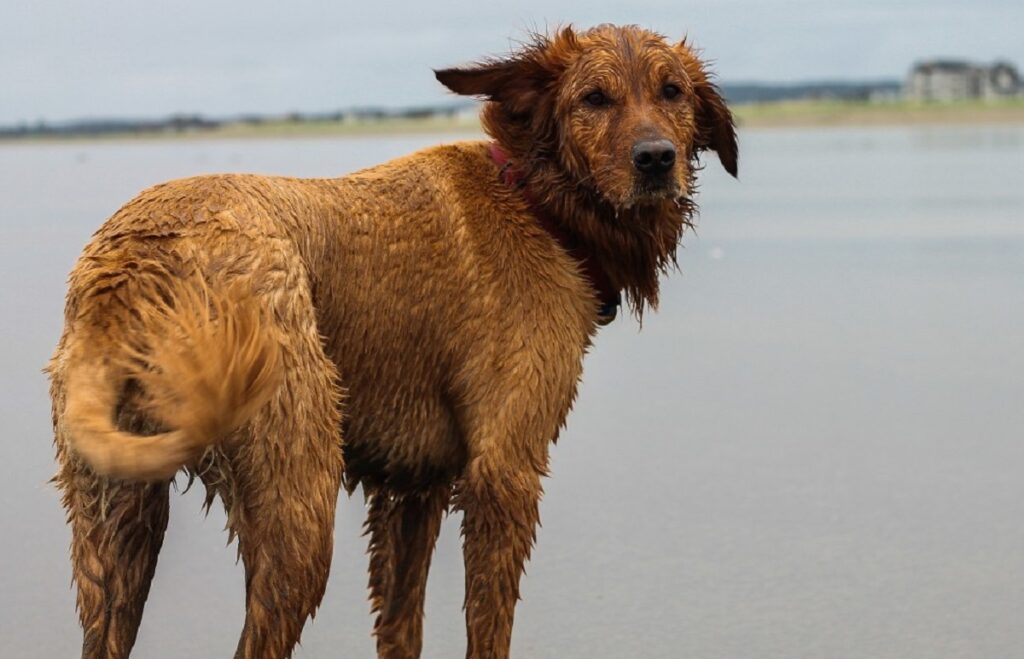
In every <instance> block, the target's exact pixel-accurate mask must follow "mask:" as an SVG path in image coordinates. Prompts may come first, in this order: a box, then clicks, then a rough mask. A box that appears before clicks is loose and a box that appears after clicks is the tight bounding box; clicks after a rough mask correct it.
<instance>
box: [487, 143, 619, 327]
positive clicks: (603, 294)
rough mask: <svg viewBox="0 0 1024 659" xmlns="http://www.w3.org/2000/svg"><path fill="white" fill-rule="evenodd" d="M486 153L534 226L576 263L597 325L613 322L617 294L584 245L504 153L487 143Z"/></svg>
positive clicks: (617, 309) (617, 303)
mask: <svg viewBox="0 0 1024 659" xmlns="http://www.w3.org/2000/svg"><path fill="white" fill-rule="evenodd" d="M489 152H490V156H491V160H493V161H494V164H495V165H497V166H498V176H499V177H500V178H501V180H502V182H503V183H505V184H506V185H509V186H511V187H513V188H516V189H517V190H519V191H520V193H521V194H522V195H523V199H524V200H525V201H526V204H527V206H529V207H530V210H531V212H532V213H533V215H534V217H535V218H536V220H537V223H538V224H539V225H540V226H542V227H543V228H544V230H545V231H547V232H548V233H549V234H551V236H552V237H553V238H554V239H555V241H556V242H558V244H559V245H561V246H562V248H563V249H564V250H565V251H566V253H568V254H569V256H571V257H572V258H574V259H576V261H577V262H579V265H580V270H581V271H582V273H583V275H584V276H585V277H586V278H587V279H588V280H589V281H590V284H591V286H593V287H594V292H595V293H596V294H597V299H598V303H599V305H600V306H599V308H598V314H597V318H598V323H599V324H601V325H607V324H608V323H610V322H612V321H613V320H615V317H616V316H617V315H618V311H619V306H620V305H621V304H622V294H621V293H620V292H619V291H620V289H619V288H617V287H616V286H615V285H614V284H613V283H612V281H611V278H610V277H609V276H608V273H607V271H605V269H604V267H603V265H602V263H601V261H599V260H598V259H597V258H595V257H594V255H592V254H591V253H590V250H589V249H588V248H587V245H586V243H585V242H584V241H583V240H582V239H581V238H580V237H579V236H577V235H576V234H575V233H574V232H572V231H571V230H570V229H569V227H567V226H566V225H565V223H563V222H561V221H560V220H559V218H558V217H555V216H553V215H552V214H551V213H549V212H548V210H547V208H546V207H545V206H544V205H543V204H542V203H541V202H540V200H539V199H538V198H537V197H536V195H535V194H534V192H533V190H532V189H531V188H530V186H529V185H528V182H527V180H526V178H525V176H524V174H523V172H522V171H520V169H519V168H518V167H517V166H516V164H515V163H513V162H512V160H510V159H509V156H508V153H506V152H505V150H504V149H503V148H501V146H500V145H499V144H498V143H497V142H491V144H490V147H489Z"/></svg>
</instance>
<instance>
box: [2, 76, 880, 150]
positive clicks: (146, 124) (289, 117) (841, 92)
mask: <svg viewBox="0 0 1024 659" xmlns="http://www.w3.org/2000/svg"><path fill="white" fill-rule="evenodd" d="M722 91H723V93H724V94H725V96H726V98H727V99H728V101H729V102H730V103H736V104H745V103H772V102H778V101H789V100H801V99H808V100H810V99H828V100H848V101H860V100H870V99H873V98H878V97H885V96H895V95H897V94H898V93H899V91H900V83H899V82H896V81H880V82H821V83H800V84H762V83H750V84H743V83H725V84H723V85H722ZM471 108H472V105H471V104H461V105H445V106H438V107H413V108H402V109H388V108H359V109H352V110H344V111H334V112H319V113H301V112H291V113H288V114H284V115H257V114H245V115H239V116H235V117H224V118H210V117H204V116H202V115H198V114H194V115H183V114H178V115H173V116H170V117H166V118H164V119H79V120H74V121H65V122H54V123H50V122H46V121H38V122H35V123H21V124H18V125H14V126H0V139H4V138H19V137H35V136H55V137H73V136H102V135H151V134H159V133H172V134H173V133H200V132H204V131H212V130H216V129H218V128H221V127H222V126H225V125H239V124H240V125H250V126H258V125H263V124H270V123H278V124H279V123H296V124H298V123H313V122H343V121H353V122H366V121H386V120H390V119H427V118H431V117H453V116H455V115H457V114H459V113H460V112H463V111H470V110H471Z"/></svg>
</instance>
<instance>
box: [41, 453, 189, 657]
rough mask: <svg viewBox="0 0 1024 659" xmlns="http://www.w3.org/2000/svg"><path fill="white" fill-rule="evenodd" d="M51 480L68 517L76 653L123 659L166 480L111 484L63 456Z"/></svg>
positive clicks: (142, 599)
mask: <svg viewBox="0 0 1024 659" xmlns="http://www.w3.org/2000/svg"><path fill="white" fill-rule="evenodd" d="M57 481H58V483H59V485H60V487H61V488H62V489H63V491H64V506H65V508H66V509H67V511H68V518H69V520H70V522H71V538H72V539H71V563H72V570H73V572H74V579H75V583H76V584H77V586H78V614H79V618H80V620H81V623H82V630H83V632H84V639H83V642H82V657H83V659H85V658H88V659H115V658H120V657H127V656H128V654H129V653H130V652H131V649H132V646H133V645H134V644H135V636H136V634H137V632H138V629H139V623H140V622H141V620H142V609H143V606H144V605H145V603H146V597H147V596H148V595H149V586H150V582H151V581H152V579H153V573H154V571H155V570H156V561H157V554H158V553H159V552H160V546H161V544H163V538H164V531H165V529H166V528H167V514H168V507H169V506H168V485H169V483H168V482H166V481H165V482H161V483H128V482H118V481H111V480H108V479H107V478H103V477H100V476H96V475H95V474H93V473H92V472H91V471H90V470H89V469H88V468H87V467H85V466H84V465H82V464H81V463H80V462H77V461H74V460H72V459H70V458H66V461H65V464H64V465H63V467H62V469H61V471H60V473H59V474H58V476H57Z"/></svg>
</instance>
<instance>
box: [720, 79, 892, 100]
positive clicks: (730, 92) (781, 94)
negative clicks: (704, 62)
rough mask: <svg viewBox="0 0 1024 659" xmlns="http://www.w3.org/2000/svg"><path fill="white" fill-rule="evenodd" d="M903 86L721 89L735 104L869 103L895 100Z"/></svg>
mask: <svg viewBox="0 0 1024 659" xmlns="http://www.w3.org/2000/svg"><path fill="white" fill-rule="evenodd" d="M902 86H903V85H902V83H900V82H898V81H896V80H880V81H875V82H809V83H794V84H764V83H723V84H722V85H721V87H722V93H723V94H725V98H726V100H727V101H729V102H730V103H737V104H743V103H777V102H779V101H798V100H832V101H868V100H872V99H877V98H885V97H895V96H897V95H899V94H900V92H901V90H902Z"/></svg>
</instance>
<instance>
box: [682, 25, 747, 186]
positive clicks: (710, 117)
mask: <svg viewBox="0 0 1024 659" xmlns="http://www.w3.org/2000/svg"><path fill="white" fill-rule="evenodd" d="M676 51H677V52H678V53H679V54H680V55H681V56H682V59H683V68H685V69H686V74H687V75H688V76H689V78H690V82H691V83H693V91H694V94H695V95H696V96H697V147H698V148H699V149H701V150H704V149H710V150H712V151H714V152H716V153H717V154H718V159H719V160H720V161H721V163H722V167H725V171H727V172H729V173H730V174H732V175H733V176H734V177H735V176H736V175H737V173H738V171H739V169H738V166H739V163H738V161H739V147H738V146H737V144H736V122H735V121H734V120H733V117H732V112H730V111H729V107H728V106H727V105H726V104H725V99H724V98H722V93H721V91H720V90H719V89H718V86H717V85H715V84H714V83H712V82H711V76H710V75H709V74H708V72H707V70H706V69H705V67H704V63H703V62H701V61H700V59H699V58H698V57H697V55H696V54H695V53H694V52H693V50H692V49H691V48H690V46H689V45H687V43H686V40H683V41H682V43H680V44H679V45H678V46H676Z"/></svg>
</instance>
